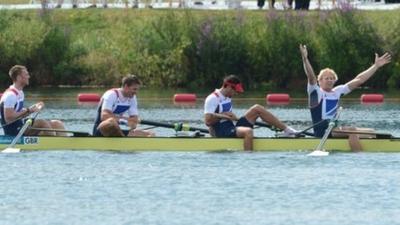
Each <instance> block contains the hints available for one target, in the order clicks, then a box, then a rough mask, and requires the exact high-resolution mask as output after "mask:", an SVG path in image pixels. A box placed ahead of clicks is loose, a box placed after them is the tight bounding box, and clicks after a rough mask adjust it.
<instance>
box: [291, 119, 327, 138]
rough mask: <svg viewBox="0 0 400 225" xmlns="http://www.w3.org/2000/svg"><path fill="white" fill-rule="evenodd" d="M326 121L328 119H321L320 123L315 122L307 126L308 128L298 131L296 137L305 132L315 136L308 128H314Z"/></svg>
mask: <svg viewBox="0 0 400 225" xmlns="http://www.w3.org/2000/svg"><path fill="white" fill-rule="evenodd" d="M325 121H326V120H321V121H319V122H318V123H314V124H313V125H311V126H309V127H307V128H306V129H304V130H302V131H299V132H297V133H296V137H297V136H300V135H301V134H305V135H308V136H312V137H314V136H315V135H314V133H310V132H307V131H308V130H311V129H312V128H314V127H316V126H318V125H320V124H322V123H324V122H325Z"/></svg>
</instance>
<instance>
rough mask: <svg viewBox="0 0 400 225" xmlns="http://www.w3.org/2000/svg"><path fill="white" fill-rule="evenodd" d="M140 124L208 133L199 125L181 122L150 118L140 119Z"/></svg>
mask: <svg viewBox="0 0 400 225" xmlns="http://www.w3.org/2000/svg"><path fill="white" fill-rule="evenodd" d="M140 123H141V124H145V125H150V126H156V127H165V128H172V129H174V130H175V131H200V132H202V133H209V131H208V129H204V128H199V127H190V126H188V125H187V124H183V123H162V122H156V121H150V120H140Z"/></svg>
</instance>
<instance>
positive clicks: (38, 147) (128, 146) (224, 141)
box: [0, 136, 400, 152]
mask: <svg viewBox="0 0 400 225" xmlns="http://www.w3.org/2000/svg"><path fill="white" fill-rule="evenodd" d="M13 138H14V137H9V136H0V149H4V148H6V147H7V146H8V145H9V144H10V143H11V141H12V140H13ZM319 142H320V139H318V138H311V137H310V138H309V137H301V138H276V137H273V138H272V137H271V138H255V139H254V150H255V151H303V150H313V149H315V147H316V146H317V145H318V144H319ZM361 144H362V146H363V148H364V151H367V152H400V138H385V139H361ZM16 147H17V148H20V149H21V150H23V151H44V150H93V151H126V152H135V151H138V152H141V151H187V152H191V151H223V150H233V151H240V150H243V140H242V139H239V138H211V137H135V138H129V137H90V136H89V137H72V136H69V137H44V136H40V137H37V136H25V137H21V138H20V139H19V140H18V142H17V145H16ZM325 149H328V150H334V151H350V147H349V145H348V141H347V139H334V138H330V139H328V140H327V142H326V144H325Z"/></svg>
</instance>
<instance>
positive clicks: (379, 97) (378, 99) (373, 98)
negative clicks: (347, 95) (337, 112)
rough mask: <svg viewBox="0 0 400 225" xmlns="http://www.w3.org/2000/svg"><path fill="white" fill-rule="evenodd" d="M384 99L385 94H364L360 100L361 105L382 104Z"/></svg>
mask: <svg viewBox="0 0 400 225" xmlns="http://www.w3.org/2000/svg"><path fill="white" fill-rule="evenodd" d="M383 99H384V98H383V94H362V95H361V98H360V100H361V103H382V102H383Z"/></svg>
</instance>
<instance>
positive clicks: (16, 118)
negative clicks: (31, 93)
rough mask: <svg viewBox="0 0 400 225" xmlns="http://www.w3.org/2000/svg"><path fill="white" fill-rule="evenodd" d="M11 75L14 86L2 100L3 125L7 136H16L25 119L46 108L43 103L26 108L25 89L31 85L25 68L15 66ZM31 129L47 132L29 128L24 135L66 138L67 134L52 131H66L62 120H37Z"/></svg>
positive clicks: (0, 106)
mask: <svg viewBox="0 0 400 225" xmlns="http://www.w3.org/2000/svg"><path fill="white" fill-rule="evenodd" d="M9 75H10V78H11V80H12V81H13V84H12V85H11V86H10V87H9V88H8V89H7V90H5V92H4V94H3V96H2V97H1V99H0V113H1V125H2V127H3V130H4V134H5V135H10V136H16V135H17V134H18V132H19V130H20V129H21V128H22V126H23V125H24V123H25V119H24V118H25V117H27V116H28V115H30V114H31V113H34V112H37V111H39V110H40V109H41V108H43V107H44V103H43V102H38V103H36V104H35V105H33V106H31V107H29V108H26V107H24V100H25V99H24V91H23V89H24V87H25V86H27V85H29V78H30V75H29V72H28V70H27V68H26V67H25V66H21V65H15V66H13V67H12V68H11V69H10V71H9ZM31 128H46V129H48V130H47V131H38V130H35V129H30V128H28V129H27V130H26V131H25V132H24V135H47V136H55V135H57V136H65V135H66V133H64V132H61V133H58V132H57V133H56V132H54V131H51V129H57V130H65V128H64V124H63V123H62V122H61V121H60V120H50V121H49V120H43V119H35V120H34V121H33V124H32V127H31Z"/></svg>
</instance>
